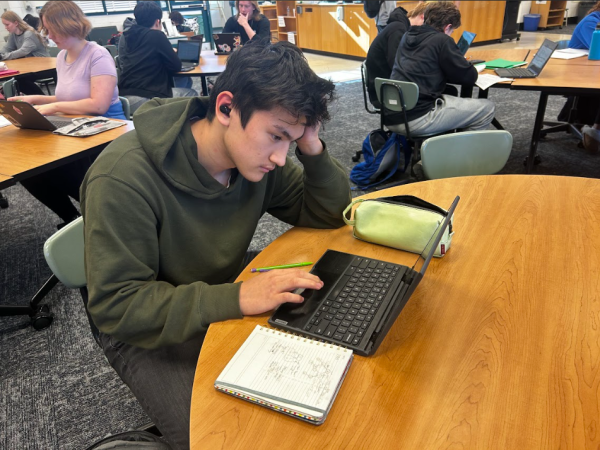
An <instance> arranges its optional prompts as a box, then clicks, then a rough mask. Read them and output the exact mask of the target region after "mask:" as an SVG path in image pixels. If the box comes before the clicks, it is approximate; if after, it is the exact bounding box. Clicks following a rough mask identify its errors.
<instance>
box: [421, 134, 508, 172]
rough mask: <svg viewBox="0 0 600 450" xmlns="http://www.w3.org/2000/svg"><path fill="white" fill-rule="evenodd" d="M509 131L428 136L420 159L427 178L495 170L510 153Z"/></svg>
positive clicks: (504, 161) (503, 162) (502, 165)
mask: <svg viewBox="0 0 600 450" xmlns="http://www.w3.org/2000/svg"><path fill="white" fill-rule="evenodd" d="M512 142H513V138H512V135H511V134H510V133H509V132H508V131H500V130H483V131H463V132H458V133H452V134H444V135H441V136H434V137H430V138H429V139H426V140H425V141H423V145H422V146H421V163H422V165H423V172H424V174H425V177H426V178H427V179H429V180H435V179H438V178H452V177H461V176H470V175H492V174H495V173H498V172H499V171H500V170H502V168H503V167H504V165H505V164H506V161H508V157H509V156H510V152H511V149H512Z"/></svg>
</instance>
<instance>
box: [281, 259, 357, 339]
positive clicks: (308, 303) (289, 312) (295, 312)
mask: <svg viewBox="0 0 600 450" xmlns="http://www.w3.org/2000/svg"><path fill="white" fill-rule="evenodd" d="M340 255H343V256H342V257H341V258H340ZM347 256H349V255H345V254H340V253H337V252H331V251H328V252H326V253H325V255H323V257H321V259H320V260H319V262H318V263H317V264H316V265H315V266H314V267H313V269H312V270H311V271H310V273H312V274H314V275H316V276H318V277H319V278H320V279H321V281H322V282H323V287H322V288H321V289H319V290H318V291H316V290H314V289H304V290H296V291H294V292H296V293H299V294H300V295H302V297H304V301H303V302H302V303H284V304H282V305H281V306H279V308H278V309H277V311H275V313H274V314H273V317H272V319H273V320H276V319H280V320H282V321H284V322H287V324H288V325H289V326H294V327H298V328H303V326H304V325H305V323H306V322H307V321H308V320H309V319H310V318H311V317H312V315H313V314H314V313H315V312H316V310H317V309H318V308H319V307H320V306H321V302H322V301H323V300H325V299H326V298H327V294H328V293H329V292H330V291H331V289H332V288H333V287H334V286H335V285H336V282H337V281H338V279H339V277H340V275H341V274H343V273H344V271H345V270H346V267H347V266H348V260H347V258H345V257H347Z"/></svg>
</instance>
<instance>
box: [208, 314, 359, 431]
mask: <svg viewBox="0 0 600 450" xmlns="http://www.w3.org/2000/svg"><path fill="white" fill-rule="evenodd" d="M352 358H353V354H352V351H351V350H348V349H345V348H343V347H338V346H336V345H332V344H329V343H325V342H319V341H314V340H311V339H307V338H305V337H302V336H296V335H292V334H287V333H283V332H281V331H277V330H273V329H270V328H265V327H262V326H260V325H257V326H256V328H255V329H254V330H253V331H252V333H251V334H250V336H248V339H246V341H245V342H244V344H243V345H242V346H241V347H240V349H239V350H238V351H237V353H236V354H235V355H234V357H233V358H232V359H231V361H229V363H228V364H227V366H226V367H225V369H224V370H223V372H221V374H220V375H219V377H218V378H217V380H216V381H215V388H216V389H218V390H219V391H221V392H224V393H226V394H229V395H233V396H235V397H239V398H241V399H243V400H246V401H249V402H252V403H256V404H258V405H261V406H264V407H266V408H270V409H274V410H276V411H279V412H282V413H284V414H288V415H290V416H293V417H297V418H299V419H302V420H305V421H307V422H310V423H313V424H316V425H320V424H322V423H323V422H324V421H325V419H326V417H327V414H328V413H329V410H330V409H331V406H332V405H333V401H334V400H335V397H336V395H337V393H338V391H339V390H340V387H341V385H342V382H343V381H344V378H345V376H346V373H347V372H348V369H349V367H350V363H351V362H352Z"/></svg>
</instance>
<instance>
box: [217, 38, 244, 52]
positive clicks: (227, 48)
mask: <svg viewBox="0 0 600 450" xmlns="http://www.w3.org/2000/svg"><path fill="white" fill-rule="evenodd" d="M213 40H214V41H215V48H216V49H217V51H216V52H215V55H230V54H231V53H232V52H233V51H234V50H237V48H238V47H240V46H241V45H242V38H241V37H240V34H239V33H215V34H213Z"/></svg>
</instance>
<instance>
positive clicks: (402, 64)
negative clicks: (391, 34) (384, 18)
mask: <svg viewBox="0 0 600 450" xmlns="http://www.w3.org/2000/svg"><path fill="white" fill-rule="evenodd" d="M458 27H460V11H459V10H458V7H457V6H456V5H455V4H454V2H430V3H428V5H427V8H426V9H425V21H424V24H423V25H422V26H420V27H411V28H410V29H409V30H408V32H406V33H405V34H404V37H403V38H402V41H401V42H400V47H399V48H398V53H397V54H396V61H395V63H394V68H393V70H392V79H394V80H400V81H410V82H413V83H416V84H417V85H418V86H419V100H418V102H417V104H416V106H415V107H414V108H413V109H411V110H410V111H407V117H408V125H409V127H410V132H411V134H412V135H414V136H428V135H433V134H439V133H443V132H445V131H449V130H454V129H463V130H483V129H485V128H487V127H488V126H489V124H490V123H491V121H492V119H493V118H494V111H495V106H494V103H493V102H491V101H489V100H487V99H472V98H459V97H454V96H452V95H445V94H443V92H444V90H445V89H446V83H453V84H460V85H473V84H475V81H477V76H478V74H477V70H476V69H475V67H473V66H472V65H471V64H470V63H469V62H468V61H467V60H466V59H465V57H464V56H463V55H462V54H461V53H460V51H459V50H458V47H457V46H456V43H455V42H454V40H453V39H452V38H451V37H450V35H451V34H452V32H453V31H454V30H455V29H456V28H458ZM389 122H390V124H389V125H391V126H390V127H389V128H390V129H391V130H392V131H395V132H398V133H404V132H405V130H404V125H398V124H400V123H401V119H400V115H390V116H389Z"/></svg>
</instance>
